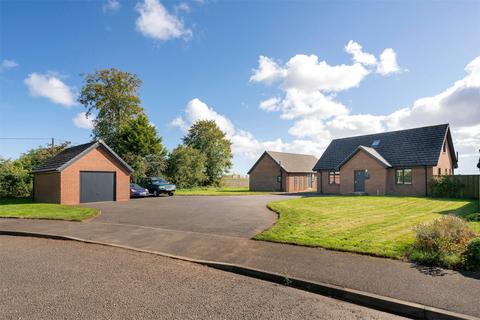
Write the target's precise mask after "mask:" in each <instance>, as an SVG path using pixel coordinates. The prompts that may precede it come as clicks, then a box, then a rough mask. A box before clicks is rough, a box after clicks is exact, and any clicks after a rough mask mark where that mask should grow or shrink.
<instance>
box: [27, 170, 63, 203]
mask: <svg viewBox="0 0 480 320" xmlns="http://www.w3.org/2000/svg"><path fill="white" fill-rule="evenodd" d="M33 188H34V190H33V198H34V201H35V202H48V203H60V172H50V173H35V174H34V187H33Z"/></svg>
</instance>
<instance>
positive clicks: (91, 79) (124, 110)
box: [78, 68, 143, 150]
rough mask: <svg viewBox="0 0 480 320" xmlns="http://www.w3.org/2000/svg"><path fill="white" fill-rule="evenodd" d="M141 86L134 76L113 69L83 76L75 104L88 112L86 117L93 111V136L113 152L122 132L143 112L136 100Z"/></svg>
mask: <svg viewBox="0 0 480 320" xmlns="http://www.w3.org/2000/svg"><path fill="white" fill-rule="evenodd" d="M141 85H142V81H141V80H140V79H139V78H138V77H137V75H135V74H131V73H128V72H124V71H120V70H118V69H115V68H112V69H101V70H97V71H95V72H94V73H92V74H87V75H85V80H84V85H83V88H82V91H81V93H80V96H79V98H78V101H79V102H80V103H81V104H83V105H84V106H85V108H86V109H87V116H89V115H91V114H92V112H93V111H96V113H97V114H96V119H95V120H94V129H93V135H94V137H95V138H98V139H102V140H103V141H105V142H106V143H107V144H108V145H109V146H111V147H112V148H114V150H116V142H117V138H118V137H117V134H118V132H119V131H120V130H121V128H122V127H123V126H124V125H125V124H126V123H127V122H128V121H129V120H130V119H132V118H135V117H137V116H138V115H139V114H141V113H142V112H143V109H142V107H141V106H140V103H141V102H140V98H139V97H138V89H139V88H140V86H141Z"/></svg>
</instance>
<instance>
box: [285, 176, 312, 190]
mask: <svg viewBox="0 0 480 320" xmlns="http://www.w3.org/2000/svg"><path fill="white" fill-rule="evenodd" d="M312 175H313V181H312V188H309V187H308V176H309V174H307V173H288V174H287V178H286V187H285V189H284V190H285V191H286V192H307V191H316V190H317V182H316V181H315V180H316V177H315V174H313V173H312Z"/></svg>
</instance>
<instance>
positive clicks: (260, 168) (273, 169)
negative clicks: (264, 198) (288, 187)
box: [249, 154, 286, 191]
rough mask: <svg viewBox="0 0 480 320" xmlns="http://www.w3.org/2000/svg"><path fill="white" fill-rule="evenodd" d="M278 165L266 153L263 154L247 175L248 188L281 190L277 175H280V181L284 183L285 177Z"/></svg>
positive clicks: (254, 189)
mask: <svg viewBox="0 0 480 320" xmlns="http://www.w3.org/2000/svg"><path fill="white" fill-rule="evenodd" d="M282 171H283V170H282V169H281V168H280V166H279V165H278V164H277V163H276V162H275V161H273V159H272V158H271V157H270V156H268V155H266V154H265V155H263V156H262V158H261V159H260V161H259V162H258V163H257V165H256V166H255V168H253V170H252V172H250V177H249V188H250V190H252V191H282V185H281V183H280V182H278V181H277V176H279V175H282V181H283V182H284V183H286V177H285V176H284V175H283V174H282Z"/></svg>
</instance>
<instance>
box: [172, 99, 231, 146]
mask: <svg viewBox="0 0 480 320" xmlns="http://www.w3.org/2000/svg"><path fill="white" fill-rule="evenodd" d="M199 120H214V121H215V123H216V124H217V125H218V127H219V128H220V130H222V131H223V132H225V134H226V135H227V136H228V137H231V136H232V135H233V134H234V133H235V128H234V126H233V124H232V122H231V121H230V120H229V119H228V118H227V117H225V116H222V115H221V114H218V113H217V112H215V110H213V108H210V107H209V106H208V105H207V104H206V103H204V102H203V101H201V100H200V99H198V98H195V99H192V100H190V101H189V102H188V103H187V106H186V107H185V118H182V117H177V118H175V119H174V120H173V121H172V122H170V125H171V126H174V127H179V128H181V129H182V130H184V131H186V130H188V128H190V126H191V125H192V124H194V123H195V122H197V121H199Z"/></svg>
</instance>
